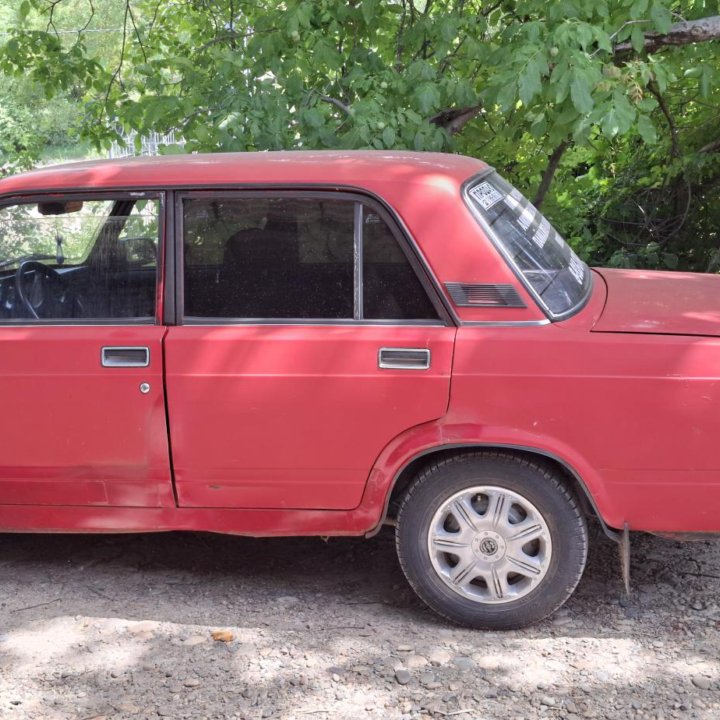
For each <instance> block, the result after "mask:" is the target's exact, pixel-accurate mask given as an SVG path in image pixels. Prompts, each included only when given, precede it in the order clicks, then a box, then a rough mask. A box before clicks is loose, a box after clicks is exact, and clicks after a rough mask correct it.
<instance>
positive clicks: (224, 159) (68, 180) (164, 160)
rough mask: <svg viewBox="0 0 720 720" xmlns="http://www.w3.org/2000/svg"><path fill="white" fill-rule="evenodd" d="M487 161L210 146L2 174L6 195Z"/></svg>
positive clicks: (457, 171)
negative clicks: (201, 151) (215, 148)
mask: <svg viewBox="0 0 720 720" xmlns="http://www.w3.org/2000/svg"><path fill="white" fill-rule="evenodd" d="M486 167H487V165H486V164H485V163H483V162H481V161H480V160H476V159H475V158H470V157H466V156H463V155H451V154H447V153H422V152H391V151H383V150H346V151H340V150H326V151H308V150H297V151H271V152H248V153H207V154H187V155H185V154H183V155H163V156H159V157H136V158H124V159H121V160H91V161H86V162H77V163H68V164H63V165H54V166H50V167H46V168H42V169H39V170H33V171H30V172H26V173H21V174H18V175H13V176H10V177H7V178H4V179H3V180H0V195H7V194H13V195H14V194H18V193H25V192H30V191H37V190H69V189H77V190H85V189H88V188H93V189H96V190H97V189H103V188H123V187H148V188H150V187H202V186H216V185H264V184H268V185H275V186H277V185H284V184H287V185H295V186H298V185H307V186H312V185H323V186H327V185H331V186H351V187H361V188H365V189H369V190H372V189H373V188H376V187H377V188H378V189H380V187H381V186H382V185H387V184H388V183H392V184H397V183H417V182H421V183H429V184H433V185H437V184H440V185H443V184H447V183H448V181H449V182H450V184H452V185H453V186H455V187H457V186H458V185H460V184H462V183H463V182H464V181H465V180H467V179H468V178H469V177H470V176H472V175H474V174H477V173H478V172H480V171H482V170H483V169H485V168H486Z"/></svg>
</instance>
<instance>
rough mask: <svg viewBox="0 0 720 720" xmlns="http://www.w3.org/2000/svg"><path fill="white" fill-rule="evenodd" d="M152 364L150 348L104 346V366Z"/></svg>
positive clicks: (142, 365) (145, 365)
mask: <svg viewBox="0 0 720 720" xmlns="http://www.w3.org/2000/svg"><path fill="white" fill-rule="evenodd" d="M149 364H150V348H146V347H104V348H103V349H102V365H103V367H147V366H148V365H149Z"/></svg>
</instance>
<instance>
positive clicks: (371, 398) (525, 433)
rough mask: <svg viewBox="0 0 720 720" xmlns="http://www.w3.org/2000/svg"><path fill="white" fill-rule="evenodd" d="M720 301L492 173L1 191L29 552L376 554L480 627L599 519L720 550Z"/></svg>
mask: <svg viewBox="0 0 720 720" xmlns="http://www.w3.org/2000/svg"><path fill="white" fill-rule="evenodd" d="M719 335H720V279H719V278H718V277H715V276H704V275H692V274H682V273H673V274H668V273H656V272H640V271H635V272H631V271H623V270H590V269H589V268H588V267H587V266H586V265H585V264H584V263H583V262H582V261H580V259H579V258H578V257H577V256H576V255H575V253H574V252H573V251H572V250H571V249H570V247H569V246H568V245H567V244H566V243H565V241H564V240H563V238H562V237H561V236H560V235H559V234H558V233H557V231H556V230H554V229H553V227H552V226H551V225H550V223H549V222H548V221H547V220H546V219H545V218H544V217H543V216H542V215H541V214H540V213H539V212H538V211H537V210H536V209H535V208H534V207H533V206H532V205H531V204H530V203H529V202H528V201H527V200H526V199H525V198H524V197H523V196H522V195H521V194H520V193H519V192H518V191H517V190H516V189H514V188H513V187H512V186H511V185H510V184H508V183H507V182H506V181H504V180H503V179H502V178H501V177H500V176H499V175H498V174H497V173H496V172H495V171H494V170H493V169H492V168H490V167H488V166H487V165H485V164H484V163H482V162H480V161H478V160H474V159H471V158H467V157H460V156H452V155H441V154H422V153H386V152H327V153H312V152H299V153H280V152H277V153H255V154H229V155H192V156H172V157H165V158H153V159H131V160H124V161H117V162H116V161H107V162H91V163H79V164H73V165H66V166H60V167H53V168H48V169H44V170H39V171H36V172H32V173H27V174H23V175H17V176H15V177H10V178H6V179H4V180H2V181H0V386H1V393H2V398H3V417H2V419H0V425H1V430H0V432H1V435H2V438H3V451H2V455H1V458H0V530H3V531H22V532H26V531H37V532H50V531H60V532H145V531H163V530H204V531H213V532H223V533H234V534H239V535H255V536H258V535H323V536H328V535H366V536H372V535H373V534H374V533H376V532H377V531H378V529H379V528H380V527H381V526H382V525H383V524H384V523H390V524H393V525H396V526H397V547H398V553H399V557H400V561H401V564H402V566H403V569H404V571H405V573H406V575H407V577H408V580H409V581H410V583H411V585H412V586H413V587H414V588H415V590H416V591H417V593H418V594H419V595H420V597H421V598H422V599H423V600H424V601H425V602H426V603H427V604H428V605H429V606H430V607H432V608H433V609H434V610H436V611H437V612H439V613H441V614H442V615H444V616H446V617H448V618H450V619H452V620H454V621H457V622H460V623H464V624H467V625H471V626H476V627H494V628H508V627H517V626H520V625H523V624H526V623H529V622H534V621H537V620H539V619H541V618H544V617H546V616H547V615H548V614H550V613H552V612H553V611H554V610H555V609H557V608H558V607H559V606H560V605H561V604H562V603H563V602H564V601H565V600H566V599H567V598H568V596H569V595H570V594H571V593H572V591H573V589H574V588H575V586H576V584H577V582H578V580H579V578H580V576H581V573H582V571H583V567H584V564H585V557H586V551H587V542H588V539H587V538H588V533H587V523H588V521H592V522H599V523H600V524H601V525H602V527H603V529H604V530H605V532H606V533H607V534H608V535H610V536H611V537H613V538H615V539H617V540H618V541H620V542H621V544H622V547H623V550H624V551H627V547H628V532H627V531H628V530H641V531H649V532H655V533H665V534H680V533H682V534H685V533H707V532H718V531H720V519H719V517H720V516H719V515H718V512H717V508H718V507H719V506H720V453H718V452H717V451H716V448H715V443H716V442H717V438H718V437H720V413H719V412H718V410H717V408H718V405H719V404H720V339H718V336H719Z"/></svg>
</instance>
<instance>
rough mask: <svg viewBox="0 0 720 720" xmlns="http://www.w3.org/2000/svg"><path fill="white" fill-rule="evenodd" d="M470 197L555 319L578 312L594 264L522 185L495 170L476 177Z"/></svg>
mask: <svg viewBox="0 0 720 720" xmlns="http://www.w3.org/2000/svg"><path fill="white" fill-rule="evenodd" d="M464 195H465V202H466V203H467V205H468V207H469V208H470V210H471V212H472V214H473V216H474V217H475V219H476V220H477V221H478V222H479V224H480V225H481V227H482V228H483V229H484V230H485V231H486V233H487V234H488V235H489V237H490V239H491V240H492V241H493V243H494V244H495V246H496V247H497V248H498V249H499V250H500V252H501V253H502V254H503V256H504V257H505V258H506V260H507V261H508V262H509V263H510V265H511V267H512V269H513V271H514V272H515V273H516V274H517V275H518V276H519V277H520V279H521V280H522V281H523V283H524V284H525V287H526V288H527V289H528V291H529V292H530V293H531V294H532V295H534V296H535V298H536V299H537V300H538V301H539V303H540V305H541V306H542V307H543V309H544V310H545V311H546V313H547V314H548V315H550V316H551V317H552V318H554V319H561V318H563V317H567V316H569V315H571V314H573V313H574V312H577V311H578V310H579V309H580V308H581V307H582V306H583V305H584V303H585V301H586V300H587V298H588V296H589V294H590V289H591V286H592V274H591V272H590V269H589V268H588V267H587V265H585V263H584V262H583V261H582V260H580V258H579V257H578V256H577V255H576V254H575V253H574V252H573V250H572V248H571V247H570V246H569V245H568V244H567V243H566V242H565V240H564V239H563V237H562V236H561V235H560V233H558V232H557V230H555V228H553V226H552V225H551V224H550V222H549V221H548V220H547V218H545V217H544V216H543V215H542V213H540V211H539V210H538V209H537V208H536V207H535V206H534V205H533V204H532V203H531V202H530V201H529V200H527V198H525V197H523V195H522V194H521V193H520V191H519V190H517V189H516V188H514V187H513V186H512V185H511V184H510V183H509V182H507V181H506V180H504V179H503V178H502V177H500V175H498V174H497V173H496V172H495V171H492V172H490V173H486V174H483V175H482V176H480V177H479V178H476V179H474V180H471V181H470V182H469V183H468V184H467V185H466V187H465V190H464Z"/></svg>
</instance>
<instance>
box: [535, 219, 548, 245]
mask: <svg viewBox="0 0 720 720" xmlns="http://www.w3.org/2000/svg"><path fill="white" fill-rule="evenodd" d="M548 237H550V223H549V222H548V221H547V220H546V219H545V218H543V219H542V221H541V222H540V225H538V229H537V230H536V231H535V234H534V235H533V242H534V243H535V244H536V245H537V246H538V247H539V248H541V247H543V246H544V245H545V243H546V242H547V239H548Z"/></svg>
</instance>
